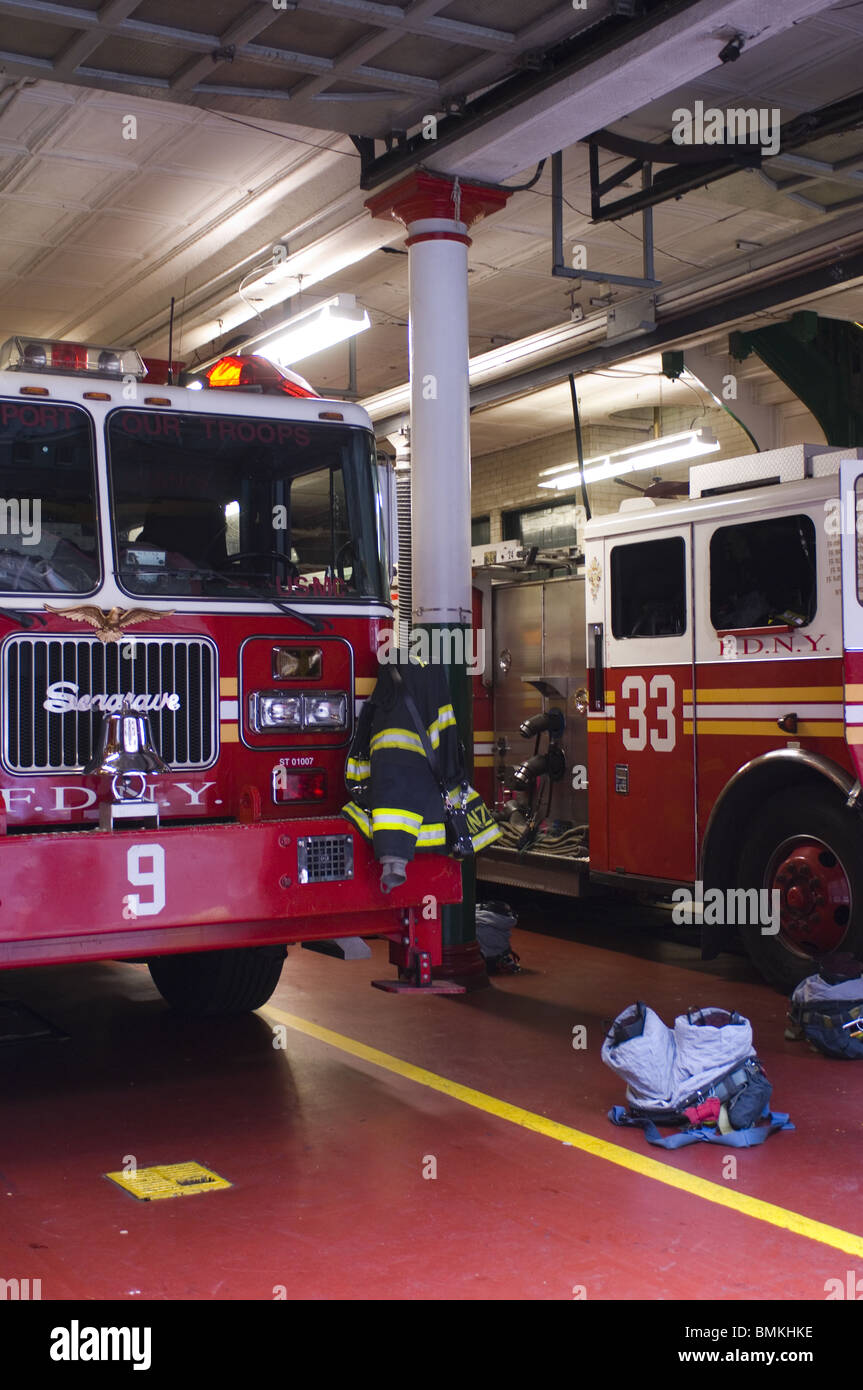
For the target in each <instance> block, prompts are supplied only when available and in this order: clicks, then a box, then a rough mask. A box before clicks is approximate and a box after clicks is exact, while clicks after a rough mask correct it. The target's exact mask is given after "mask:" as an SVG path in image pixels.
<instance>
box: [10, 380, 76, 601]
mask: <svg viewBox="0 0 863 1390" xmlns="http://www.w3.org/2000/svg"><path fill="white" fill-rule="evenodd" d="M97 537H98V526H97V516H96V478H95V463H94V457H93V433H92V429H91V424H90V417H89V416H88V415H87V413H86V412H85V411H83V410H79V409H78V408H77V407H75V406H72V405H53V404H51V405H49V404H47V403H45V404H43V403H42V402H41V401H22V400H20V399H19V400H12V401H10V400H0V593H4V594H8V593H29V594H33V593H36V594H46V593H54V594H56V593H65V594H89V593H92V592H93V590H94V589H95V588H96V587H97V585H98V582H99V546H98V539H97Z"/></svg>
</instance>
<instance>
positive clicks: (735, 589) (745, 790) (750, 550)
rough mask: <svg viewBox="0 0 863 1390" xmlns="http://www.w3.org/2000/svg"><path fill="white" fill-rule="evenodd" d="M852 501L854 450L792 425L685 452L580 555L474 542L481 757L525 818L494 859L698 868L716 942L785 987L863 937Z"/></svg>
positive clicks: (506, 878) (556, 872)
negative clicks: (679, 464)
mask: <svg viewBox="0 0 863 1390" xmlns="http://www.w3.org/2000/svg"><path fill="white" fill-rule="evenodd" d="M860 499H863V451H860V450H854V449H848V450H843V451H836V450H835V449H832V448H827V447H824V446H808V445H807V446H804V445H800V446H796V447H794V448H787V449H781V450H774V451H771V452H769V453H762V454H753V455H749V456H746V457H743V458H740V459H734V460H728V461H724V462H719V463H713V462H710V463H705V464H701V465H698V466H696V467H693V468H692V469H691V471H690V495H689V497H688V498H686V499H684V500H680V501H662V500H653V499H651V498H650V497H645V498H644V499H641V498H637V499H636V498H634V499H632V500H627V501H625V502H624V503H623V504H622V507H621V509H620V511H619V512H617V513H613V514H611V515H606V516H599V517H597V518H595V519H594V520H592V521H591V522H589V523H588V525H587V526H586V528H585V533H584V544H583V553H582V552H581V551H579V550H577V548H575V547H573V549H572V551H571V552H569V553H558V554H552V553H546V554H543V553H542V552H540V553H539V554H538V555H534V556H533V557H532V558H531V567H530V568H528V569H524V567H523V566H522V568H520V565H521V564H522V562H521V561H520V560H519V559H518V557H512V556H507V555H506V554H496V553H491V554H488V555H487V556H483V555H482V554H479V555H477V556H476V557H475V558H476V559H477V560H478V561H479V562H480V567H479V568H478V569H477V570H476V578H477V581H478V582H479V584H480V586H481V588H482V589H483V590H484V605H485V614H486V622H487V623H488V624H489V625H490V626H491V629H492V633H493V644H492V645H493V660H492V661H491V662H490V663H489V668H488V673H487V676H486V688H485V690H484V691H482V692H477V693H478V696H479V698H480V700H481V699H483V698H489V697H490V699H491V708H490V711H488V712H486V713H485V714H484V715H483V714H477V715H476V718H475V723H476V725H477V728H478V730H479V732H478V733H477V735H476V736H475V737H476V740H477V741H476V743H475V754H476V755H477V759H478V761H480V762H481V763H485V764H486V774H485V775H486V776H487V777H491V776H494V777H495V778H496V785H497V794H496V799H497V804H498V807H499V808H504V807H507V808H508V811H509V813H510V819H511V823H512V824H511V829H510V832H509V834H508V835H506V836H505V837H504V840H503V841H502V842H499V844H498V845H496V846H492V847H491V848H490V849H489V850H487V851H486V852H485V854H484V856H483V864H482V875H483V877H484V878H486V879H492V880H496V881H498V882H501V883H510V884H521V885H524V886H531V887H545V888H553V889H556V890H557V891H560V892H566V893H570V894H572V895H577V894H578V893H579V892H581V891H583V889H584V886H585V884H586V882H587V881H588V880H596V881H599V882H601V883H604V884H619V885H621V886H623V885H627V886H629V887H631V888H634V889H637V890H642V891H649V892H651V893H653V894H654V895H656V896H661V895H664V894H668V893H669V892H673V891H674V890H679V889H680V888H681V887H683V888H686V889H688V890H689V893H690V896H691V901H692V905H693V909H694V912H695V918H696V920H697V918H698V916H699V915H700V914H703V926H702V934H703V936H702V939H703V942H704V946H705V953H706V954H708V955H709V954H716V951H717V949H718V948H720V947H722V946H723V945H727V944H730V940H731V938H732V937H733V936H735V935H737V936H739V937H741V938H742V940H743V942H744V945H745V946H746V948H747V950H748V951H749V953H750V954H751V956H752V958H753V960H754V961H755V962H756V964H757V965H758V967H759V968H760V969H761V971H762V972H763V974H764V975H765V976H766V978H767V979H769V980H770V981H771V982H772V983H774V984H775V985H777V986H778V987H780V988H782V989H788V988H789V987H791V986H793V985H794V984H795V983H796V982H797V981H798V980H799V979H801V978H802V977H803V976H804V975H806V974H808V973H811V971H812V969H813V961H814V960H815V959H817V958H819V957H821V956H823V955H825V954H827V953H829V952H831V951H835V950H839V949H841V950H843V951H854V952H856V953H857V954H858V955H863V819H861V807H860V805H859V804H858V803H859V798H860V778H861V773H863V569H861V565H863V534H861V525H863V523H861V520H860V519H859V509H860V507H861V505H863V502H861V500H860ZM483 561H484V563H483ZM537 565H539V566H544V568H539V569H538V568H537ZM554 711H560V712H562V713H563V714H564V715H565V720H566V725H565V728H563V729H562V730H561V727H560V726H561V724H562V721H560V720H559V716H558V715H557V714H554V713H553V712H554ZM543 715H544V716H545V718H542V716H543ZM537 716H539V718H537ZM528 721H532V722H528ZM555 721H557V722H555ZM543 725H546V726H548V727H547V728H546V731H545V733H543ZM526 736H529V737H533V738H535V739H536V744H535V746H534V748H533V750H532V749H531V745H530V744H529V743H527V742H526ZM545 739H548V744H546V743H545V741H544V740H545ZM482 776H483V774H482V772H481V771H480V772H478V773H477V783H478V785H479V786H480V788H481V790H485V793H486V795H489V794H491V795H492V796H494V791H493V789H492V788H491V787H490V786H489V785H488V784H487V785H486V787H485V788H483V787H482ZM513 803H515V804H513ZM753 890H755V892H754V893H753ZM762 894H764V895H766V899H765V901H766V903H767V904H768V906H773V905H775V914H769V915H768V916H767V917H762V916H754V915H753V914H749V915H747V911H748V909H749V908H753V909H756V910H757V908H758V906H759V902H760V901H761V896H760V895H762ZM679 896H680V897H683V896H684V895H683V894H679Z"/></svg>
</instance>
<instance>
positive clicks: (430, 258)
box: [366, 171, 509, 627]
mask: <svg viewBox="0 0 863 1390" xmlns="http://www.w3.org/2000/svg"><path fill="white" fill-rule="evenodd" d="M508 197H509V194H508V193H507V192H506V191H505V190H502V189H494V188H483V187H480V186H478V185H476V184H471V183H467V184H461V183H459V181H458V180H457V179H451V178H443V177H441V176H440V175H436V174H428V173H425V172H423V171H417V172H414V173H412V174H410V175H408V177H407V178H405V179H402V180H401V182H399V183H397V184H394V185H392V186H391V187H389V188H385V189H384V190H383V192H381V193H376V194H374V195H373V196H372V197H371V198H369V199H367V200H366V207H367V208H368V209H369V211H370V212H371V214H372V216H373V217H393V218H395V219H396V220H398V221H400V222H403V223H404V224H405V226H406V228H407V233H408V236H407V241H406V242H405V245H406V246H407V248H408V251H409V257H410V258H409V262H408V271H409V282H410V289H409V295H410V315H409V320H410V385H411V468H412V474H411V510H412V513H413V618H414V619H415V621H416V622H417V623H423V624H431V625H434V626H444V627H449V626H452V625H463V624H467V625H468V626H469V625H470V622H471V585H470V399H469V382H468V357H469V351H468V286H467V252H468V247H469V246H470V244H471V243H470V237H469V236H468V228H469V227H470V226H471V225H472V224H473V223H474V222H475V221H477V220H478V219H479V218H480V217H484V216H485V215H486V214H487V213H490V212H495V211H497V209H498V208H502V207H503V206H504V205H505V203H506V201H507V198H508Z"/></svg>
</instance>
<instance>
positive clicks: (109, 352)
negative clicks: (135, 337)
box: [0, 336, 147, 381]
mask: <svg viewBox="0 0 863 1390" xmlns="http://www.w3.org/2000/svg"><path fill="white" fill-rule="evenodd" d="M0 371H4V372H55V373H57V374H58V375H61V376H98V377H120V378H122V377H127V376H131V377H134V378H135V380H136V381H143V379H144V377H145V376H146V375H147V369H146V367H145V366H144V363H143V361H142V359H141V356H140V354H139V353H137V352H136V351H135V349H134V348H114V347H102V346H101V345H99V344H97V343H71V342H65V341H64V340H63V339H53V338H25V337H23V336H17V337H14V338H8V339H7V340H6V342H5V343H4V344H3V346H2V347H0Z"/></svg>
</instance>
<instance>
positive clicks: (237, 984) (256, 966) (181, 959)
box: [147, 946, 287, 1014]
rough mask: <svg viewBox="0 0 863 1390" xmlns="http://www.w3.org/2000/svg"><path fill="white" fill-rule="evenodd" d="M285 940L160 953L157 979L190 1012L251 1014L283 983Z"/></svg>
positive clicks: (154, 971)
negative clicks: (187, 952)
mask: <svg viewBox="0 0 863 1390" xmlns="http://www.w3.org/2000/svg"><path fill="white" fill-rule="evenodd" d="M286 955H287V947H285V946H246V947H241V948H239V949H237V950H230V951H198V952H195V954H193V955H182V956H156V957H154V959H153V960H150V961H148V962H147V964H148V966H149V969H150V974H151V976H152V978H153V983H154V985H155V986H156V988H157V990H158V991H159V993H160V994H161V996H162V998H163V999H166V1000H167V1001H168V1003H169V1004H170V1005H171V1007H172V1008H174V1009H179V1010H181V1011H182V1012H183V1013H188V1014H245V1013H251V1012H252V1010H253V1009H259V1008H260V1007H261V1005H262V1004H266V1002H267V1000H268V999H269V997H270V995H271V994H272V993H273V991H274V990H275V988H276V985H277V984H278V983H279V976H280V975H281V973H282V964H283V962H284V959H285V956H286Z"/></svg>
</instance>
